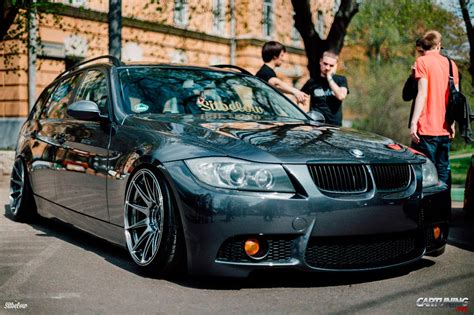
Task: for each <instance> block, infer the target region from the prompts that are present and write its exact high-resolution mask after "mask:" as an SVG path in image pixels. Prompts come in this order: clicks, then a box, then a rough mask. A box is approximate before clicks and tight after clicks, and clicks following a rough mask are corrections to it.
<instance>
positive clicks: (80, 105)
mask: <svg viewBox="0 0 474 315" xmlns="http://www.w3.org/2000/svg"><path fill="white" fill-rule="evenodd" d="M67 114H68V115H69V116H71V117H73V118H76V119H80V120H92V121H98V120H103V119H104V118H105V117H104V116H102V115H101V114H100V110H99V106H97V104H96V103H94V102H92V101H77V102H74V103H72V104H71V105H69V106H68V107H67Z"/></svg>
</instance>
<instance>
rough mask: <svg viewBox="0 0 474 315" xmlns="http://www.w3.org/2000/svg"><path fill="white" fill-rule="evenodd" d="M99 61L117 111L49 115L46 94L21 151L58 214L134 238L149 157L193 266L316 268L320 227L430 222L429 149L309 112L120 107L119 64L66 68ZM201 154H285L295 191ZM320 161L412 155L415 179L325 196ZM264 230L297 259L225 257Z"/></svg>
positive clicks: (398, 229)
mask: <svg viewBox="0 0 474 315" xmlns="http://www.w3.org/2000/svg"><path fill="white" fill-rule="evenodd" d="M94 67H98V69H100V71H103V72H104V73H106V74H107V79H108V83H107V84H108V88H109V95H108V104H109V108H108V110H109V118H108V119H103V118H101V119H97V120H95V121H94V120H92V121H91V120H79V119H77V116H76V118H73V117H64V118H60V119H56V118H54V119H51V118H42V117H41V110H42V108H41V105H42V104H41V99H42V97H43V96H42V97H40V101H39V102H38V103H37V105H36V107H35V109H33V111H32V113H31V115H30V118H29V119H28V120H27V121H26V122H25V124H24V125H23V127H22V129H21V131H20V137H19V141H18V146H17V151H16V153H17V156H22V157H23V158H24V159H25V161H26V165H27V168H28V172H29V176H30V178H31V183H32V187H33V190H34V193H35V199H36V201H37V204H38V211H39V213H40V214H41V215H43V216H47V217H58V218H60V219H62V220H64V221H66V222H69V223H71V224H73V225H75V226H77V227H79V228H81V229H84V230H87V231H89V232H91V233H93V234H96V235H98V236H100V237H103V238H106V239H108V240H109V241H111V242H114V243H117V244H120V245H124V233H123V224H124V220H123V212H124V196H125V191H126V188H127V183H128V180H129V178H130V175H131V174H132V173H133V172H134V171H135V170H136V169H137V168H140V167H151V168H157V167H159V168H160V172H161V174H162V176H164V177H165V179H166V181H167V182H168V183H169V185H170V187H171V189H172V193H173V196H174V198H175V199H176V203H177V206H178V210H179V213H180V216H181V221H182V225H183V230H184V236H185V242H186V250H187V257H188V268H189V270H190V271H191V272H193V273H196V274H199V273H204V274H216V275H228V276H245V275H247V274H248V273H249V272H250V271H252V270H255V269H258V268H279V267H285V268H288V267H294V268H299V269H303V270H318V269H317V268H312V267H310V266H308V265H307V264H306V263H305V260H304V252H305V248H306V245H307V243H308V240H309V239H310V238H311V237H336V236H337V237H348V238H350V237H353V236H359V235H369V236H372V237H374V238H377V236H378V235H387V234H391V233H405V232H412V231H418V232H419V233H422V232H423V229H424V227H425V223H424V222H422V221H420V218H419V216H420V209H421V200H422V197H423V192H422V186H421V182H422V179H421V164H422V163H423V162H424V159H423V158H422V157H420V156H417V155H415V154H413V153H412V152H411V151H409V150H408V149H406V148H405V147H399V148H397V149H393V148H391V145H393V141H392V140H390V139H387V138H384V137H381V136H378V135H374V134H370V133H364V132H360V131H356V130H352V129H346V128H337V127H333V126H329V125H325V124H321V123H318V122H315V121H311V120H309V119H308V120H304V121H302V120H291V119H286V118H275V119H266V120H256V117H253V116H250V115H240V116H235V115H228V114H216V115H175V114H169V115H165V114H161V115H157V114H150V115H135V114H132V115H127V114H125V113H123V112H122V111H121V108H122V106H121V105H120V103H121V102H122V100H121V97H120V95H121V94H120V90H119V89H118V87H117V81H116V80H117V78H116V73H115V71H116V70H115V69H116V68H115V67H112V66H111V65H98V66H92V67H88V68H84V69H79V70H76V71H75V72H73V73H71V74H67V76H71V75H76V74H77V75H79V76H83V73H84V72H85V71H87V70H88V69H94ZM179 69H180V68H179V67H176V71H179ZM193 69H194V68H193ZM67 76H66V77H67ZM61 79H62V78H61V77H60V78H59V79H58V80H57V81H56V82H54V83H53V84H52V85H51V86H53V87H54V86H55V84H56V83H57V82H60V80H61ZM46 90H48V88H47V89H46ZM43 98H44V97H43ZM72 102H73V99H71V100H70V101H69V102H68V104H71V103H72ZM65 105H67V104H65ZM352 149H359V150H361V151H363V153H364V156H363V157H361V158H358V157H355V156H354V155H353V154H351V153H350V151H351V150H352ZM199 157H233V158H238V159H243V160H248V161H253V162H260V163H276V164H281V165H283V166H284V168H285V170H286V172H287V173H288V174H289V176H290V177H291V179H292V181H293V183H294V185H295V188H296V193H294V194H293V193H291V194H290V193H264V192H248V191H238V190H228V189H220V188H215V187H210V186H208V185H206V184H204V183H201V182H199V181H198V180H197V179H196V178H195V177H194V176H193V175H192V174H191V172H190V170H189V169H188V167H187V166H186V165H185V163H184V160H187V159H193V158H199ZM318 163H326V164H327V163H329V164H331V163H333V164H341V163H342V164H364V165H369V164H410V165H411V166H412V172H413V174H412V176H413V181H412V182H411V183H410V185H409V187H408V188H407V189H406V190H404V191H402V192H396V193H380V192H378V191H377V190H376V189H372V190H370V191H368V192H367V193H364V194H353V195H351V194H349V195H343V196H339V197H338V196H327V195H325V194H323V193H322V192H321V191H320V190H318V188H317V187H316V186H315V184H314V182H313V180H312V178H311V176H310V173H309V171H308V167H307V165H308V164H318ZM295 222H296V223H295ZM259 234H261V235H286V236H288V235H291V236H292V237H294V239H295V240H296V241H295V244H296V245H295V248H294V250H293V256H292V259H291V260H290V261H289V262H288V263H284V264H278V263H273V264H269V263H266V262H252V263H247V264H242V263H229V262H222V261H217V260H216V255H217V252H218V250H219V248H220V246H221V245H222V244H223V242H224V241H225V240H227V239H229V238H232V237H234V236H238V235H259ZM440 246H444V244H440ZM425 249H426V248H424V247H423V248H420V251H419V253H418V255H417V256H416V257H412V258H411V259H410V260H406V261H404V262H403V263H409V262H411V261H413V260H415V259H418V258H419V257H421V256H422V255H423V254H424V251H425ZM382 267H389V265H387V266H382ZM319 270H323V269H319Z"/></svg>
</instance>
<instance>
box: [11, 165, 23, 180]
mask: <svg viewBox="0 0 474 315" xmlns="http://www.w3.org/2000/svg"><path fill="white" fill-rule="evenodd" d="M20 163H21V162H20ZM13 171H14V173H16V174H17V175H18V177H19V178H22V177H23V176H22V174H21V173H22V172H21V171H20V167H18V165H15V166H14V167H13Z"/></svg>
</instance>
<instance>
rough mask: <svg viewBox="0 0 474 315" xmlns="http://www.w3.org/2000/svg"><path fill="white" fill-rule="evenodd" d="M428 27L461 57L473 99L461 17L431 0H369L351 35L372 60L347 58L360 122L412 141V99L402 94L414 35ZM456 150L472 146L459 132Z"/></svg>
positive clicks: (351, 104) (362, 126)
mask: <svg viewBox="0 0 474 315" xmlns="http://www.w3.org/2000/svg"><path fill="white" fill-rule="evenodd" d="M429 29H436V30H438V31H440V33H441V34H442V35H443V47H445V49H444V51H443V52H442V53H443V54H445V55H449V56H450V57H452V58H453V59H455V60H456V63H457V65H458V67H459V70H460V72H461V75H462V77H463V81H462V88H463V92H464V94H465V95H466V96H467V97H468V100H469V101H470V103H471V104H474V87H473V86H472V84H471V80H472V79H471V76H470V75H469V72H468V71H467V68H468V66H469V64H468V60H469V59H468V51H467V50H466V47H465V46H463V44H465V43H466V39H467V38H466V32H465V30H464V23H463V21H462V20H461V19H460V17H457V16H455V15H454V14H453V13H452V12H450V11H448V10H446V9H445V8H443V7H440V6H438V5H437V4H436V3H435V1H430V0H396V1H388V0H387V1H385V0H371V1H368V0H365V1H364V2H363V3H362V5H361V8H360V12H359V13H358V14H357V15H356V16H355V17H354V19H353V21H352V23H351V25H350V28H349V31H348V35H347V37H346V39H347V41H348V44H349V45H350V46H362V47H364V48H365V52H366V55H367V56H368V60H366V61H361V60H347V62H346V64H347V68H348V69H347V75H348V77H349V84H350V91H351V94H350V95H349V97H348V98H347V100H346V101H345V106H347V107H349V108H350V109H351V111H352V112H355V113H357V117H358V118H357V119H356V120H355V121H354V122H353V126H354V127H355V128H359V129H363V130H367V131H370V132H375V133H379V134H382V135H385V136H387V137H390V138H393V139H395V140H397V141H400V142H402V143H405V144H410V137H409V130H408V116H409V114H410V108H411V102H404V101H403V99H402V89H403V85H404V83H405V81H406V79H407V78H408V75H409V74H410V68H411V65H412V64H413V62H414V61H415V55H414V52H415V45H414V43H415V40H416V39H417V38H419V37H421V36H422V35H423V33H424V32H426V31H427V30H429ZM452 148H453V150H469V148H470V150H473V149H472V145H466V144H465V143H464V140H463V139H461V138H460V137H457V138H456V139H455V141H454V143H453V146H452Z"/></svg>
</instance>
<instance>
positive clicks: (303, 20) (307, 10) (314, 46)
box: [291, 0, 359, 78]
mask: <svg viewBox="0 0 474 315" xmlns="http://www.w3.org/2000/svg"><path fill="white" fill-rule="evenodd" d="M310 1H311V0H291V3H292V5H293V9H294V11H295V15H294V19H295V27H296V29H297V30H298V32H299V33H300V34H301V37H302V39H303V43H304V47H305V51H306V56H307V57H308V70H309V73H310V76H311V77H312V78H315V77H318V76H319V75H320V73H319V59H320V58H321V56H322V54H323V52H325V51H327V50H330V51H333V52H335V53H337V54H339V53H340V52H341V50H342V47H343V46H344V37H345V36H346V33H347V27H348V26H349V23H350V21H351V19H352V17H353V16H354V15H355V14H356V13H357V12H358V11H359V4H358V2H357V1H355V0H341V5H340V6H339V9H338V11H337V13H336V16H335V17H334V22H333V23H332V25H331V28H330V30H329V34H328V37H327V38H326V39H322V38H321V36H320V35H319V34H318V32H316V30H315V28H314V23H313V20H312V17H311V5H310Z"/></svg>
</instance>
